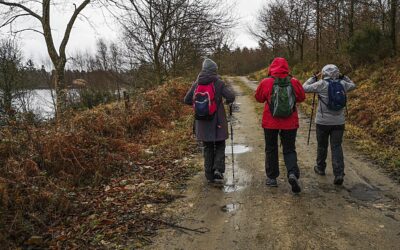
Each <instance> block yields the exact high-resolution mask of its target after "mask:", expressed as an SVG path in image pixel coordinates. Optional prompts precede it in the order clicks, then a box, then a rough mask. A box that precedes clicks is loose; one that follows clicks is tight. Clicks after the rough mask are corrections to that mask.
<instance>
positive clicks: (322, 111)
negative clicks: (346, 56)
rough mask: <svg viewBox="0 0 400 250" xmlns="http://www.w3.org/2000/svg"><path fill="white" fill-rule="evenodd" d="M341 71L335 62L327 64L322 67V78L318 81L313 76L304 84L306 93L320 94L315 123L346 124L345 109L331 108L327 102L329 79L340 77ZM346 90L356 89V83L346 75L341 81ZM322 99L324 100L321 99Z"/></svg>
mask: <svg viewBox="0 0 400 250" xmlns="http://www.w3.org/2000/svg"><path fill="white" fill-rule="evenodd" d="M339 76H340V72H339V69H338V67H336V66H335V65H333V64H329V65H326V66H325V67H324V68H323V69H322V77H323V79H322V80H319V81H317V79H316V77H314V76H313V77H311V78H310V79H308V80H307V81H306V82H305V83H304V84H303V88H304V91H305V92H306V93H317V94H318V95H319V98H318V99H319V101H318V107H317V116H316V118H315V123H317V124H321V125H343V124H345V121H346V119H345V109H342V110H339V111H332V110H329V109H328V107H327V106H326V104H325V103H328V81H326V80H327V79H333V80H335V79H338V78H339ZM340 83H341V84H342V85H343V87H344V89H345V91H346V92H350V91H352V90H353V89H355V87H356V85H355V84H354V83H353V82H352V81H351V80H350V78H348V77H347V76H344V77H343V79H342V80H341V81H340ZM321 99H322V101H321Z"/></svg>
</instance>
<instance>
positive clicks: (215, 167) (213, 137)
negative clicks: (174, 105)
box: [184, 59, 235, 182]
mask: <svg viewBox="0 0 400 250" xmlns="http://www.w3.org/2000/svg"><path fill="white" fill-rule="evenodd" d="M217 70H218V66H217V64H216V63H215V62H214V61H212V60H211V59H205V60H204V62H203V67H202V70H201V72H200V74H199V75H198V77H197V80H196V81H195V82H194V83H193V85H192V87H191V88H190V90H189V91H188V93H187V94H186V96H185V99H184V102H185V103H186V104H188V105H193V95H194V92H195V89H196V87H197V86H198V85H202V84H209V83H212V82H213V83H214V88H215V100H216V102H217V111H216V114H215V115H214V117H213V119H212V120H196V122H195V131H196V137H197V140H199V141H202V142H203V145H204V168H205V175H206V178H207V180H208V181H209V182H213V181H214V180H215V179H223V173H224V172H225V140H226V139H228V136H229V134H228V122H227V119H226V114H225V109H224V104H223V98H224V99H226V102H227V103H228V104H231V103H233V102H234V101H235V92H234V91H233V89H232V88H231V86H230V85H227V84H226V83H225V82H224V81H222V80H221V78H220V77H219V76H218V75H217Z"/></svg>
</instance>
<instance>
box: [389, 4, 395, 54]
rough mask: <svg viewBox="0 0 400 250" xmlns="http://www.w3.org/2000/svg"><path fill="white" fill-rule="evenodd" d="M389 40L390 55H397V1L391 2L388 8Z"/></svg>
mask: <svg viewBox="0 0 400 250" xmlns="http://www.w3.org/2000/svg"><path fill="white" fill-rule="evenodd" d="M390 12H391V15H390V38H391V40H392V55H393V56H395V55H396V54H397V48H396V47H397V46H396V42H397V41H396V16H397V0H392V1H391V7H390Z"/></svg>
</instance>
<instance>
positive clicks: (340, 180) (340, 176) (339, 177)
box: [333, 175, 344, 186]
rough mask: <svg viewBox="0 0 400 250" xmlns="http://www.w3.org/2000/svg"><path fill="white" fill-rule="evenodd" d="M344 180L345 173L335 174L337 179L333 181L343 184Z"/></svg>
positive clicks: (336, 183)
mask: <svg viewBox="0 0 400 250" xmlns="http://www.w3.org/2000/svg"><path fill="white" fill-rule="evenodd" d="M343 181H344V179H343V175H338V176H335V180H334V181H333V184H335V185H338V186H340V185H342V184H343Z"/></svg>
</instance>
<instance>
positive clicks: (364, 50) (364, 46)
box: [347, 27, 391, 64]
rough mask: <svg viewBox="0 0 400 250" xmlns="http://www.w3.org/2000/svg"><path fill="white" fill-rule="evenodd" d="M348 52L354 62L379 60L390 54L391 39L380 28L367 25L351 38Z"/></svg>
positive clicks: (365, 62) (362, 62)
mask: <svg viewBox="0 0 400 250" xmlns="http://www.w3.org/2000/svg"><path fill="white" fill-rule="evenodd" d="M347 53H348V54H349V56H350V59H351V61H352V63H354V64H368V63H373V62H377V61H378V60H380V59H383V58H385V57H388V56H390V53H391V44H390V39H389V38H388V37H387V36H385V35H384V34H383V33H382V31H381V30H380V29H379V28H376V27H365V28H363V29H361V30H359V31H357V32H356V33H355V34H354V36H353V37H352V38H351V39H350V41H349V43H348V44H347Z"/></svg>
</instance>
